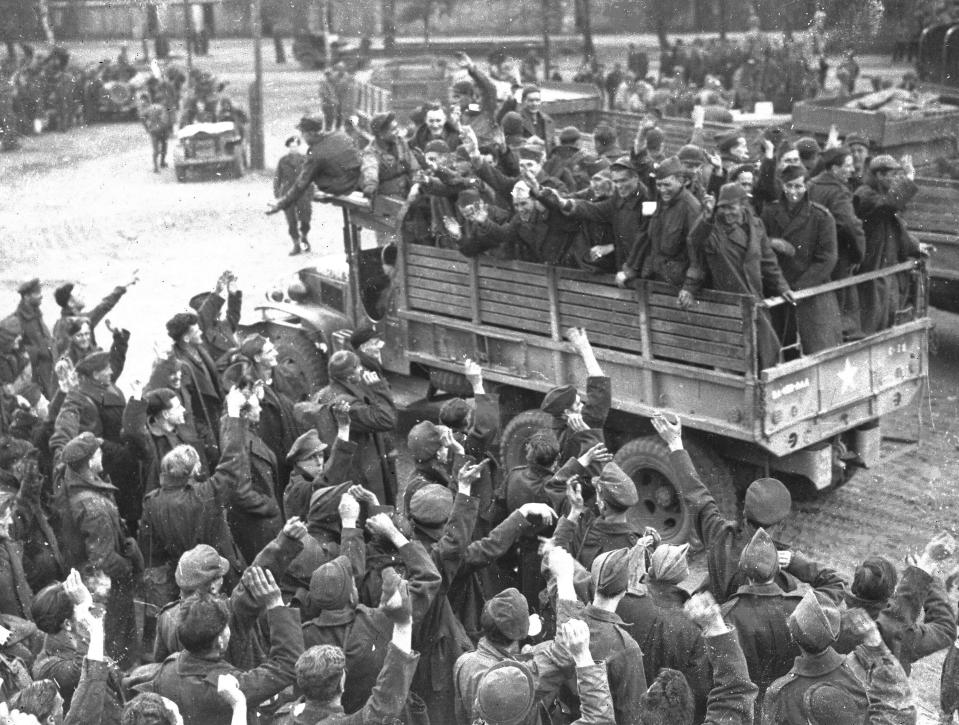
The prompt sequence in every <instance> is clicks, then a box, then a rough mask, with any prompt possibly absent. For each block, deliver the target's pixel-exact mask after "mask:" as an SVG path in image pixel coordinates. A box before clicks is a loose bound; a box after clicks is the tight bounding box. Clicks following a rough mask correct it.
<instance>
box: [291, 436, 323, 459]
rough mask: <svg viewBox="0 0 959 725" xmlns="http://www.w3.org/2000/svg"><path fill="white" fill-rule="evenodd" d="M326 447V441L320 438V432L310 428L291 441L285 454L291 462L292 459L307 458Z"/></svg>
mask: <svg viewBox="0 0 959 725" xmlns="http://www.w3.org/2000/svg"><path fill="white" fill-rule="evenodd" d="M326 447H327V446H326V443H324V442H323V441H321V440H320V434H319V433H318V432H317V430H316V428H310V429H309V430H308V431H307V432H306V433H304V434H303V435H301V436H299V437H298V438H297V439H296V440H295V441H293V445H292V446H290V451H289V453H287V454H286V460H287V461H288V462H290V463H293V462H294V461H299V460H300V459H302V458H308V457H309V456H312V455H315V454H316V453H319V452H320V451H324V450H326Z"/></svg>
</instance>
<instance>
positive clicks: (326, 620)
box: [309, 607, 356, 627]
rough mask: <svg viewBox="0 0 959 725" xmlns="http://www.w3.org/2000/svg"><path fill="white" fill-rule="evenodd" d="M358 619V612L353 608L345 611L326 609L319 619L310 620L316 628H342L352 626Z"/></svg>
mask: <svg viewBox="0 0 959 725" xmlns="http://www.w3.org/2000/svg"><path fill="white" fill-rule="evenodd" d="M355 618H356V611H355V610H354V609H353V608H352V607H344V608H343V609H324V610H323V611H322V612H320V615H319V616H318V617H314V618H313V619H311V620H310V622H309V623H310V624H312V625H313V626H315V627H342V626H344V625H346V624H350V623H351V622H352V621H353V620H354V619H355Z"/></svg>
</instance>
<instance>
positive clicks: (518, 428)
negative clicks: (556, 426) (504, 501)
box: [499, 408, 553, 471]
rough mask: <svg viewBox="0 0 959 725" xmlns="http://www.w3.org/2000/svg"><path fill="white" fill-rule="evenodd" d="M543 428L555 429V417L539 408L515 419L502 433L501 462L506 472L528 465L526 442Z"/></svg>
mask: <svg viewBox="0 0 959 725" xmlns="http://www.w3.org/2000/svg"><path fill="white" fill-rule="evenodd" d="M542 428H548V429H550V430H552V428H553V416H552V415H550V414H549V413H544V412H543V411H542V410H539V409H538V408H533V409H532V410H526V411H523V412H522V413H520V414H519V415H517V416H516V417H515V418H513V419H512V420H511V421H510V422H509V423H507V424H506V426H505V427H504V428H503V432H502V433H500V444H499V446H500V447H499V460H500V465H502V467H503V470H504V471H509V470H510V469H511V468H515V467H516V466H525V465H526V441H528V440H529V439H530V437H531V436H532V435H533V434H534V433H535V432H536V431H538V430H540V429H542Z"/></svg>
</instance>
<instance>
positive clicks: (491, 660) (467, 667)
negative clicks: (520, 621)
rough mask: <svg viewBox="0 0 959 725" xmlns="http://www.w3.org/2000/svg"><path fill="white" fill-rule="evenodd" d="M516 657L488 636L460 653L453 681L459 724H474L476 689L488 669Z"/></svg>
mask: <svg viewBox="0 0 959 725" xmlns="http://www.w3.org/2000/svg"><path fill="white" fill-rule="evenodd" d="M515 659H517V657H516V653H512V652H510V651H509V650H505V649H501V648H500V647H497V646H496V645H495V644H492V643H491V642H490V641H489V640H488V639H486V637H482V638H481V639H480V641H479V642H477V643H476V649H475V650H473V651H472V652H466V653H464V654H462V655H460V657H459V659H458V660H456V664H455V665H454V666H453V682H454V683H455V685H456V713H455V722H456V723H458V725H472V722H473V719H474V717H475V715H474V712H473V707H474V705H475V703H476V690H477V689H478V686H479V682H480V680H481V679H482V678H483V675H485V674H486V671H487V670H489V668H490V667H492V666H493V665H495V664H497V663H499V662H503V661H505V660H515Z"/></svg>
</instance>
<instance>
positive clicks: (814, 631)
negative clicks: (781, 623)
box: [787, 589, 842, 651]
mask: <svg viewBox="0 0 959 725" xmlns="http://www.w3.org/2000/svg"><path fill="white" fill-rule="evenodd" d="M841 622H842V619H841V615H840V613H839V609H838V608H837V607H836V605H835V604H833V602H832V600H831V599H830V598H829V597H828V596H826V595H825V594H823V593H822V592H817V591H816V590H815V589H810V590H809V591H807V592H806V594H805V595H803V598H802V599H801V600H800V602H799V604H797V605H796V608H795V609H794V610H793V612H792V614H790V615H789V620H788V622H787V626H788V627H789V633H790V634H791V635H792V638H793V640H795V642H796V643H797V644H798V645H800V646H801V647H804V648H806V649H809V650H814V651H821V650H824V649H825V648H826V647H828V646H829V645H831V644H832V643H833V642H835V641H836V638H837V637H838V636H839V628H840V626H841Z"/></svg>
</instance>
